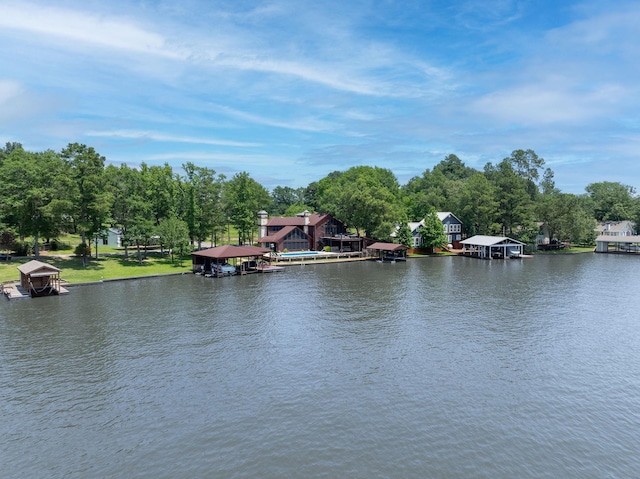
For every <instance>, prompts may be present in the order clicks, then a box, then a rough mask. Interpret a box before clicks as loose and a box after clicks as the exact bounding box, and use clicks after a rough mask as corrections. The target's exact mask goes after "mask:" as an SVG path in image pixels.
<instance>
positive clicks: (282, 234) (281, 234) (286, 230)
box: [258, 226, 298, 243]
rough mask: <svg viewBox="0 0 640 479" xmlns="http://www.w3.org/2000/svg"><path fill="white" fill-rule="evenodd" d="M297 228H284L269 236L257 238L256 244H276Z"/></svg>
mask: <svg viewBox="0 0 640 479" xmlns="http://www.w3.org/2000/svg"><path fill="white" fill-rule="evenodd" d="M297 228H298V227H297V226H285V227H284V228H282V229H281V230H278V231H276V232H275V233H273V234H271V235H268V236H263V237H262V238H258V243H277V242H278V241H280V240H281V239H282V238H284V237H285V236H287V235H288V234H289V233H291V232H292V231H293V230H295V229H297Z"/></svg>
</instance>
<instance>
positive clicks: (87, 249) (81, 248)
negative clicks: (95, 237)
mask: <svg viewBox="0 0 640 479" xmlns="http://www.w3.org/2000/svg"><path fill="white" fill-rule="evenodd" d="M73 254H75V255H76V256H91V245H88V244H87V243H80V244H79V245H78V246H76V249H75V250H74V252H73Z"/></svg>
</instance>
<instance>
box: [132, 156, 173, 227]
mask: <svg viewBox="0 0 640 479" xmlns="http://www.w3.org/2000/svg"><path fill="white" fill-rule="evenodd" d="M140 173H141V175H142V178H143V184H144V188H145V192H144V197H145V200H146V201H147V202H148V203H149V205H150V208H151V215H152V217H153V222H154V224H155V225H156V226H157V225H159V224H160V221H162V220H163V219H165V218H170V217H171V216H175V215H176V213H177V210H178V207H177V201H178V200H177V198H178V191H179V190H178V179H177V178H176V177H175V175H174V174H173V169H172V168H171V166H169V164H167V163H165V164H164V165H163V166H148V165H147V164H146V163H142V164H141V165H140Z"/></svg>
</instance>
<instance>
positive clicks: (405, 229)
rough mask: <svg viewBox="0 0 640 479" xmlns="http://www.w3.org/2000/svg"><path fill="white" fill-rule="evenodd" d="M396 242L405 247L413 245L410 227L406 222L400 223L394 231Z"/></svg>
mask: <svg viewBox="0 0 640 479" xmlns="http://www.w3.org/2000/svg"><path fill="white" fill-rule="evenodd" d="M396 242H397V243H398V244H403V245H405V246H406V247H407V248H411V247H412V246H413V236H412V235H411V228H409V224H408V223H407V222H402V223H400V227H399V228H398V231H397V233H396Z"/></svg>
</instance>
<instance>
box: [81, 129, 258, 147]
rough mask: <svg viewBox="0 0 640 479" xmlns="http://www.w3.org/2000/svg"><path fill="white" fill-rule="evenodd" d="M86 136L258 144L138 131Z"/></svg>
mask: <svg viewBox="0 0 640 479" xmlns="http://www.w3.org/2000/svg"><path fill="white" fill-rule="evenodd" d="M86 135H87V136H93V137H109V138H125V139H135V140H151V141H159V142H167V143H170V142H175V143H191V144H199V145H216V146H233V147H257V146H261V145H260V144H259V143H251V142H244V141H229V140H219V139H215V138H196V137H192V136H177V135H167V134H164V133H158V132H152V131H138V130H110V131H89V132H87V133H86Z"/></svg>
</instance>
